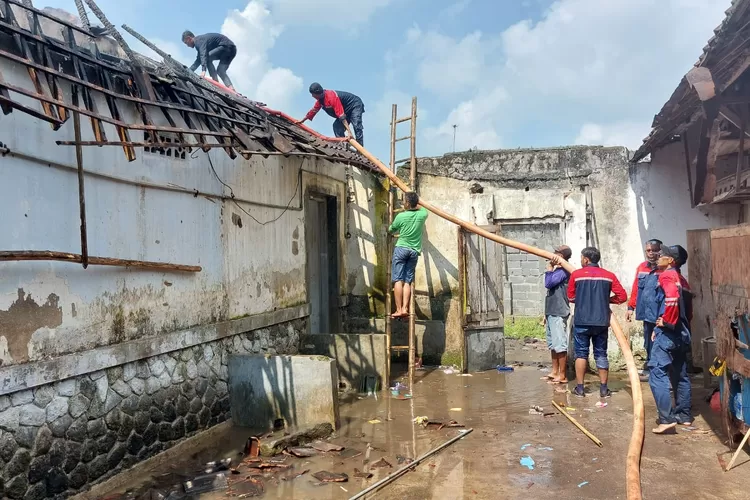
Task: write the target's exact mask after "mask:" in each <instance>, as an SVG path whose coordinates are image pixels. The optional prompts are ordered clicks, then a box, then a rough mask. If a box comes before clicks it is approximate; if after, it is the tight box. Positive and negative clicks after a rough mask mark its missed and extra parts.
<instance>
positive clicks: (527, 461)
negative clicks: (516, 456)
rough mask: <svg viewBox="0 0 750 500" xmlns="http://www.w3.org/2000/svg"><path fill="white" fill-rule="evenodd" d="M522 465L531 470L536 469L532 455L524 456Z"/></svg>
mask: <svg viewBox="0 0 750 500" xmlns="http://www.w3.org/2000/svg"><path fill="white" fill-rule="evenodd" d="M521 465H523V466H524V467H526V468H528V469H529V470H534V459H533V458H531V457H523V458H521Z"/></svg>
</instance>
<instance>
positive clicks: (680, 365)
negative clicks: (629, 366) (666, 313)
mask: <svg viewBox="0 0 750 500" xmlns="http://www.w3.org/2000/svg"><path fill="white" fill-rule="evenodd" d="M687 353H688V345H687V344H686V343H685V342H684V341H683V340H682V339H681V337H680V336H679V334H675V333H672V332H669V333H667V332H666V331H664V330H662V329H661V328H656V339H655V340H654V345H653V346H651V360H650V361H649V363H648V367H649V370H650V373H649V378H648V385H650V386H651V392H652V393H653V394H654V401H656V409H657V410H658V412H659V423H662V424H671V423H673V422H678V423H683V422H692V421H693V417H692V415H691V402H690V397H691V392H692V389H691V387H690V378H689V377H688V374H687ZM670 375H671V381H670ZM670 382H671V384H670ZM670 386H671V387H672V388H673V389H674V395H675V404H674V406H672V396H671V395H670V393H669V389H670Z"/></svg>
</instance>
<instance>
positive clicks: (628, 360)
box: [349, 137, 645, 500]
mask: <svg viewBox="0 0 750 500" xmlns="http://www.w3.org/2000/svg"><path fill="white" fill-rule="evenodd" d="M349 143H350V144H351V145H352V146H354V148H355V149H356V150H357V151H359V153H360V154H362V155H363V156H364V157H365V158H367V159H368V160H370V162H371V163H372V164H373V165H375V166H376V167H377V168H378V169H379V170H380V171H381V172H382V173H383V175H385V176H386V177H388V178H389V179H390V180H391V182H392V183H393V184H395V185H396V186H397V187H398V188H399V189H400V190H402V191H404V192H407V191H409V187H408V186H407V185H406V184H405V183H404V182H403V181H402V180H401V179H399V178H398V177H397V176H396V175H395V174H394V173H393V172H391V171H390V170H389V169H388V167H386V166H385V165H384V164H383V163H382V162H381V161H380V160H378V159H377V158H375V156H373V155H372V154H371V153H370V152H369V151H367V150H366V149H365V148H364V147H362V145H361V144H359V143H358V142H357V141H356V140H354V139H352V138H351V137H350V138H349ZM419 204H420V205H421V206H423V207H424V208H426V209H427V210H429V211H430V212H432V213H434V214H435V215H437V216H438V217H441V218H443V219H445V220H447V221H449V222H452V223H454V224H457V225H458V226H461V227H462V228H464V229H466V230H467V231H469V232H472V233H474V234H477V235H479V236H482V237H483V238H487V239H488V240H492V241H494V242H496V243H500V244H501V245H505V246H509V247H512V248H516V249H518V250H521V251H522V252H526V253H530V254H532V255H536V256H538V257H541V258H542V259H547V260H550V259H552V258H553V257H554V254H553V253H552V252H548V251H546V250H542V249H540V248H536V247H533V246H531V245H526V244H524V243H519V242H517V241H513V240H509V239H507V238H503V237H502V236H498V235H496V234H494V233H490V232H489V231H486V230H484V229H482V228H481V227H479V226H477V225H476V224H472V223H470V222H466V221H465V220H462V219H459V218H458V217H456V216H455V215H452V214H449V213H447V212H444V211H443V210H441V209H439V208H438V207H436V206H434V205H432V204H431V203H428V202H427V201H425V200H422V199H421V198H420V200H419ZM560 264H561V265H562V267H563V268H564V269H565V270H566V271H568V272H569V273H572V272H573V271H574V270H575V268H574V267H573V265H572V264H571V263H570V262H567V261H562V262H561V263H560ZM610 327H611V328H612V332H613V333H614V334H615V337H616V338H617V343H618V344H619V346H620V351H622V357H623V358H625V364H626V365H627V368H628V379H629V381H630V387H631V390H632V397H633V431H632V433H631V436H630V444H629V445H628V455H627V459H626V466H625V477H626V486H627V499H628V500H641V499H642V498H643V496H642V493H641V453H642V451H643V440H644V433H645V410H644V407H643V393H642V391H641V381H640V378H639V377H638V368H637V367H636V365H635V359H634V358H633V351H632V350H631V349H630V342H629V340H628V338H627V337H626V336H625V333H624V332H623V331H622V328H621V327H620V325H619V323H618V322H617V320H616V319H615V317H614V315H612V316H610Z"/></svg>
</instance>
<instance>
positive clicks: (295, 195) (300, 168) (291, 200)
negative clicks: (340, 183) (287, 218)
mask: <svg viewBox="0 0 750 500" xmlns="http://www.w3.org/2000/svg"><path fill="white" fill-rule="evenodd" d="M196 153H197V151H196ZM196 153H193V154H196ZM191 157H192V158H195V156H193V155H191ZM206 157H207V158H208V165H209V166H210V167H211V172H213V174H214V176H216V180H218V181H219V182H220V183H221V185H222V186H224V187H225V188H227V189H229V195H230V198H231V199H232V203H234V204H235V205H236V206H237V208H239V209H240V210H242V211H243V212H244V213H245V215H247V216H248V217H250V218H251V219H252V220H253V221H255V223H256V224H258V225H261V226H267V225H268V224H272V223H274V222H276V221H277V220H279V219H281V218H282V217H283V216H284V214H285V213H287V211H289V208H291V206H292V202H293V201H294V199H295V198H296V197H297V193H298V192H299V187H300V186H299V185H300V182H301V181H302V165H303V164H304V163H305V159H304V158H302V161H301V162H300V164H299V172H298V173H297V185H296V186H295V187H294V194H292V197H291V198H290V199H289V203H287V204H286V208H284V210H283V211H282V212H281V213H280V214H279V216H278V217H276V218H275V219H271V220H268V221H266V222H261V221H259V220H258V219H256V218H255V217H253V215H252V214H251V213H250V212H248V211H247V210H245V209H244V208H242V207H241V206H240V204H239V203H237V201H236V200H235V199H234V190H233V189H232V186H230V185H229V184H227V183H226V182H224V181H223V180H221V177H219V174H218V173H216V169H215V168H214V162H213V160H211V155H210V154H209V153H208V151H206Z"/></svg>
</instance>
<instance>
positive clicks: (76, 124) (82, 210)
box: [73, 112, 89, 269]
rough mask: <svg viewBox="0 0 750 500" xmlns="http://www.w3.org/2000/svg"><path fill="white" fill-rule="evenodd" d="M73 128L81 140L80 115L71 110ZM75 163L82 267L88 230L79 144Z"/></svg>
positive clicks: (86, 262)
mask: <svg viewBox="0 0 750 500" xmlns="http://www.w3.org/2000/svg"><path fill="white" fill-rule="evenodd" d="M73 128H74V129H75V138H76V141H77V142H81V115H80V114H78V113H77V112H73ZM76 164H77V166H78V211H79V217H80V219H81V264H83V268H84V269H86V268H87V267H89V243H88V231H87V229H86V191H85V186H84V185H85V183H84V178H83V148H82V147H81V145H80V144H78V145H76Z"/></svg>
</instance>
